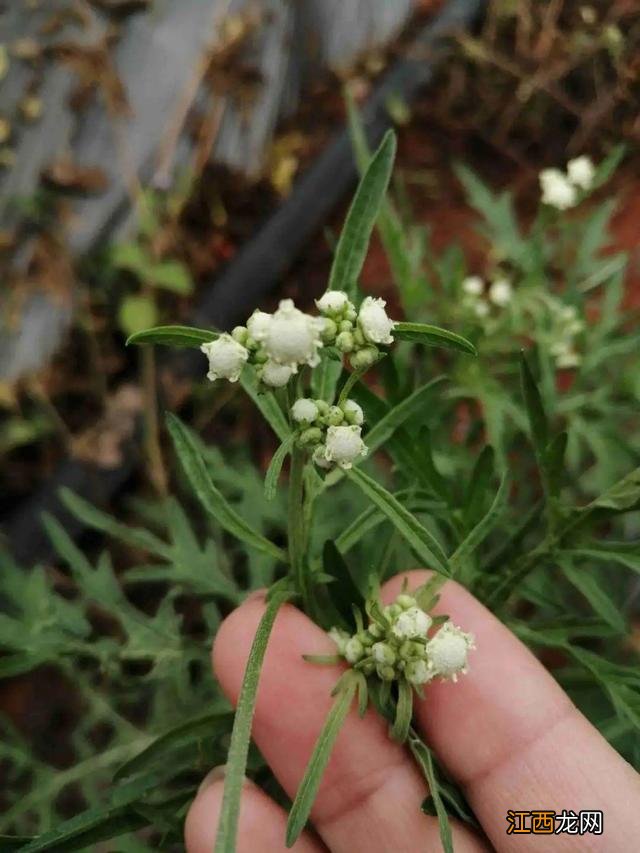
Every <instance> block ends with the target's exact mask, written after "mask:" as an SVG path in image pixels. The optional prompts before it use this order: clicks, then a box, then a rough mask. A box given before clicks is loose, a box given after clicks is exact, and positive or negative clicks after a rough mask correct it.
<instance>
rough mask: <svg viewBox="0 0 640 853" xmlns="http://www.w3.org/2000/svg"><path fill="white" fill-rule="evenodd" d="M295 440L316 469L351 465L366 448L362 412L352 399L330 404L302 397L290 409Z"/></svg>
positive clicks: (364, 452)
mask: <svg viewBox="0 0 640 853" xmlns="http://www.w3.org/2000/svg"><path fill="white" fill-rule="evenodd" d="M291 419H292V421H293V422H294V423H295V425H296V427H297V431H298V433H297V440H298V443H299V444H300V445H302V446H303V447H305V448H307V449H308V450H309V452H310V453H311V454H312V456H311V458H312V459H313V461H314V462H315V464H316V465H317V466H318V467H319V468H332V467H333V466H334V465H337V466H338V467H340V468H344V469H347V468H351V467H352V465H353V463H354V462H355V460H356V459H357V458H358V457H359V456H365V455H366V453H367V447H366V445H365V443H364V441H363V440H362V435H361V433H362V424H363V423H364V414H363V411H362V409H361V408H360V406H359V405H358V404H357V403H356V402H355V400H344V401H343V402H339V403H338V405H337V406H330V405H329V404H328V403H326V402H325V401H324V400H311V399H309V398H307V397H301V398H300V399H299V400H296V402H295V403H294V404H293V406H292V408H291Z"/></svg>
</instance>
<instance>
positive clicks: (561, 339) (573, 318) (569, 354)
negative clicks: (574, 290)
mask: <svg viewBox="0 0 640 853" xmlns="http://www.w3.org/2000/svg"><path fill="white" fill-rule="evenodd" d="M553 321H554V328H553V332H552V342H551V344H550V346H549V352H550V353H551V355H552V356H553V357H554V359H555V362H556V366H557V367H560V368H564V369H568V368H571V367H577V366H578V365H579V364H580V361H581V357H580V354H579V353H578V352H577V350H576V343H575V339H576V336H577V335H579V334H580V332H582V331H583V329H584V322H583V321H582V320H580V318H579V317H578V312H577V311H576V309H575V308H574V307H573V305H559V306H558V310H557V311H555V312H554V314H553Z"/></svg>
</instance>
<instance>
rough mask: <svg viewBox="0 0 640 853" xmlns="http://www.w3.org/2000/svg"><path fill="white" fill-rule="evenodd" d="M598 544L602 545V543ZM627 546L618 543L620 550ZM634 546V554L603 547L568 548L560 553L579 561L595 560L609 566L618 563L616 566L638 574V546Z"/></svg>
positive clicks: (639, 557)
mask: <svg viewBox="0 0 640 853" xmlns="http://www.w3.org/2000/svg"><path fill="white" fill-rule="evenodd" d="M599 544H601V545H602V544H603V543H599ZM627 544H628V543H620V548H622V546H623V545H627ZM634 544H635V548H636V549H637V550H636V553H630V552H628V551H623V550H613V549H611V548H609V547H607V548H606V549H605V548H604V547H593V548H570V549H566V550H563V551H561V552H560V553H561V554H566V555H567V556H569V557H572V558H577V559H579V560H585V561H586V560H597V561H598V562H601V563H607V564H609V565H611V563H618V565H621V566H625V567H626V568H627V569H631V571H632V572H637V573H638V574H640V545H638V544H637V543H634Z"/></svg>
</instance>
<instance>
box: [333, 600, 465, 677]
mask: <svg viewBox="0 0 640 853" xmlns="http://www.w3.org/2000/svg"><path fill="white" fill-rule="evenodd" d="M371 617H372V618H371V621H370V623H369V626H368V627H367V628H366V629H365V628H364V626H360V630H358V631H357V632H356V633H355V634H353V635H352V636H350V635H349V634H347V633H346V631H343V630H341V629H339V628H332V629H331V631H330V632H329V636H330V637H331V639H332V640H333V641H334V643H335V644H336V646H337V648H338V652H339V654H340V655H341V656H342V657H343V658H344V659H345V660H346V661H347V662H348V663H349V664H351V666H353V667H354V668H356V669H359V670H361V671H362V672H363V673H364V674H365V675H373V674H374V673H375V674H376V675H377V676H378V678H380V679H382V680H383V681H394V680H398V679H406V681H408V682H409V684H411V685H412V686H413V687H414V688H416V689H418V690H419V689H420V688H421V687H422V685H424V684H426V683H427V682H429V681H431V680H432V679H434V678H436V677H440V678H444V679H447V678H448V679H451V680H452V681H457V679H458V675H461V674H465V673H466V672H467V658H468V653H469V650H470V649H473V648H475V646H474V641H473V636H472V635H471V634H468V633H466V632H465V631H462V630H461V629H460V628H458V627H456V626H455V625H454V624H453V622H451V621H450V620H449V619H446V620H445V621H444V622H440V625H439V627H437V629H436V630H435V631H433V630H432V629H433V628H436V626H437V623H438V621H439V620H440V619H441V618H442V617H439V618H438V619H436V620H434V619H433V618H432V617H431V616H430V615H429V614H428V613H427V612H426V611H425V610H423V609H422V608H421V607H420V605H419V603H418V600H417V599H416V598H415V597H414V596H412V595H408V594H407V593H406V592H403V593H401V594H400V595H399V596H398V597H397V598H396V600H395V602H394V603H393V604H390V605H387V606H386V607H384V608H373V609H372V611H371ZM430 631H431V634H430Z"/></svg>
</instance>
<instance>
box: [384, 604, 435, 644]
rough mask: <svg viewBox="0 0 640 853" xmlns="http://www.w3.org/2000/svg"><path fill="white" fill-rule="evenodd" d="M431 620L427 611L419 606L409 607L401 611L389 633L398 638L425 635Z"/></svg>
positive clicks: (403, 638) (407, 638)
mask: <svg viewBox="0 0 640 853" xmlns="http://www.w3.org/2000/svg"><path fill="white" fill-rule="evenodd" d="M432 621H433V620H432V619H431V617H430V616H429V614H428V613H425V612H424V610H421V609H420V608H419V607H409V609H408V610H405V611H404V612H403V613H401V614H400V615H399V616H398V617H397V619H396V620H395V622H394V623H393V625H392V626H391V633H392V634H393V635H394V636H395V637H397V638H398V639H399V640H414V639H416V638H417V637H426V636H427V631H428V630H429V628H430V627H431V622H432Z"/></svg>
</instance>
